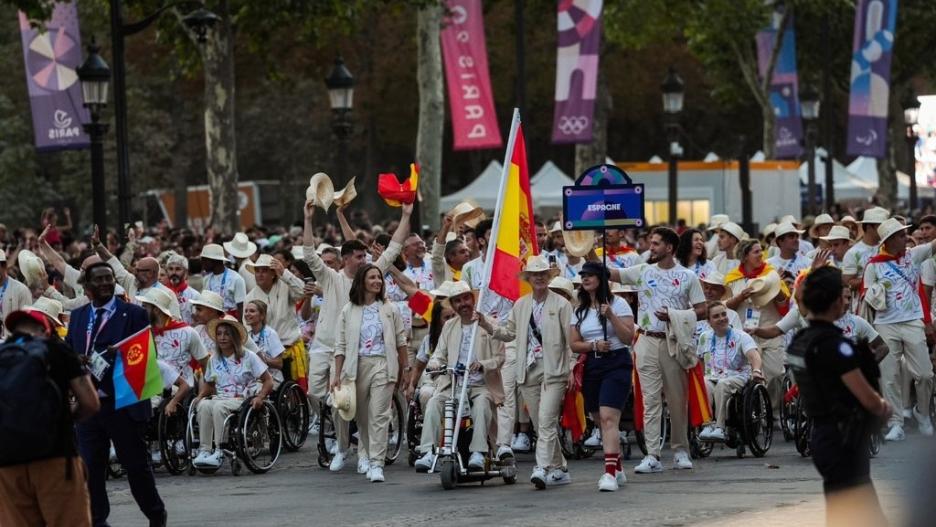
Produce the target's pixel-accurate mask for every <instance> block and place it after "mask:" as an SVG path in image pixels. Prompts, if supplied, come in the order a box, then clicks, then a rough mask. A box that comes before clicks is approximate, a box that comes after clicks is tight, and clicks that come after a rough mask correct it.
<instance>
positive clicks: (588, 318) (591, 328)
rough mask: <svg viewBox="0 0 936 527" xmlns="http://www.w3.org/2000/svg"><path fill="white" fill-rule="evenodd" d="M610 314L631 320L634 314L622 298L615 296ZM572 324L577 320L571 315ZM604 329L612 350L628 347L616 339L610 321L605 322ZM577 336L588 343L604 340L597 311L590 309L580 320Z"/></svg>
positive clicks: (628, 344)
mask: <svg viewBox="0 0 936 527" xmlns="http://www.w3.org/2000/svg"><path fill="white" fill-rule="evenodd" d="M611 312H612V313H614V314H615V315H616V316H617V317H618V318H623V317H631V318H633V316H634V312H633V311H631V308H630V306H629V305H628V304H627V302H625V301H624V299H623V298H620V297H617V296H615V297H614V298H613V300H612V301H611ZM572 318H573V322H572V323H573V324H575V323H576V322H577V320H578V318H577V316H576V315H574V314H573V315H572ZM605 329H607V332H608V342H610V343H611V349H612V350H619V349H624V348H627V347H629V346H630V342H628V343H626V344H625V343H624V342H621V339H619V338H618V337H617V334H615V333H614V326H612V325H611V321H609V320H605ZM578 331H579V334H580V335H582V340H584V341H586V342H590V341H592V340H604V334H605V332H604V330H603V329H602V328H601V322H600V321H599V320H598V310H597V309H594V308H591V309H589V310H588V311H587V312H586V313H585V318H583V319H582V323H581V324H580V325H579V328H578Z"/></svg>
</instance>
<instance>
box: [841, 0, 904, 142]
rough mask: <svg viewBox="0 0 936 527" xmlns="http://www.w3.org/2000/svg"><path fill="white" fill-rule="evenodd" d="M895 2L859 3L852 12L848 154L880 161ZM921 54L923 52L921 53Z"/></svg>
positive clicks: (870, 0) (864, 0)
mask: <svg viewBox="0 0 936 527" xmlns="http://www.w3.org/2000/svg"><path fill="white" fill-rule="evenodd" d="M896 25H897V0H860V2H859V3H858V6H857V8H856V11H855V38H854V44H853V45H852V66H851V96H850V97H849V99H848V154H849V155H853V156H868V157H877V158H881V157H884V155H885V150H886V147H887V110H888V106H887V99H888V96H889V95H890V69H891V50H892V49H893V46H894V29H895V27H896ZM921 51H922V50H921Z"/></svg>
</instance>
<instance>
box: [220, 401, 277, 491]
mask: <svg viewBox="0 0 936 527" xmlns="http://www.w3.org/2000/svg"><path fill="white" fill-rule="evenodd" d="M250 401H251V400H250V399H247V400H246V401H244V404H243V405H242V406H241V408H240V411H239V412H238V414H239V415H238V418H237V430H236V433H235V434H232V435H231V437H234V438H236V439H235V448H236V450H237V457H239V458H240V460H241V461H242V462H243V463H244V465H246V466H247V468H248V469H249V470H250V471H251V472H253V473H254V474H263V473H264V472H267V471H268V470H270V469H271V468H273V465H274V464H276V460H277V459H279V455H280V451H281V450H282V448H283V426H282V423H280V418H279V414H278V413H277V412H276V408H275V407H274V406H273V404H271V403H270V402H269V401H264V402H263V408H261V409H260V410H259V411H257V410H254V409H253V407H251V406H250Z"/></svg>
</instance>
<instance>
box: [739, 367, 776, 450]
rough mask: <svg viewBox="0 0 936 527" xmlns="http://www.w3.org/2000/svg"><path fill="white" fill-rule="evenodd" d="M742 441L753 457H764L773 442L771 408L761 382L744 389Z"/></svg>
mask: <svg viewBox="0 0 936 527" xmlns="http://www.w3.org/2000/svg"><path fill="white" fill-rule="evenodd" d="M743 406H744V417H743V419H742V426H743V427H744V442H745V443H747V446H748V448H749V449H750V450H751V453H752V454H754V457H764V454H766V453H767V451H768V450H770V444H771V443H772V442H773V409H772V408H771V406H770V397H769V396H768V395H767V388H766V387H765V386H764V385H763V384H754V385H753V386H750V388H748V389H746V390H744V404H743Z"/></svg>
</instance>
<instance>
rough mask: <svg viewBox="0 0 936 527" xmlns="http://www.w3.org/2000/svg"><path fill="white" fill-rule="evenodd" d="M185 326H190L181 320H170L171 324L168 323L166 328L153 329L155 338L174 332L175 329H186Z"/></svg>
mask: <svg viewBox="0 0 936 527" xmlns="http://www.w3.org/2000/svg"><path fill="white" fill-rule="evenodd" d="M185 326H188V324H186V323H185V322H182V321H180V320H170V321H169V322H167V323H166V325H165V326H163V327H161V328H157V327H154V328H152V329H153V336H154V337H158V336H160V335H162V334H163V333H165V332H167V331H172V330H173V329H179V328H184V327H185Z"/></svg>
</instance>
